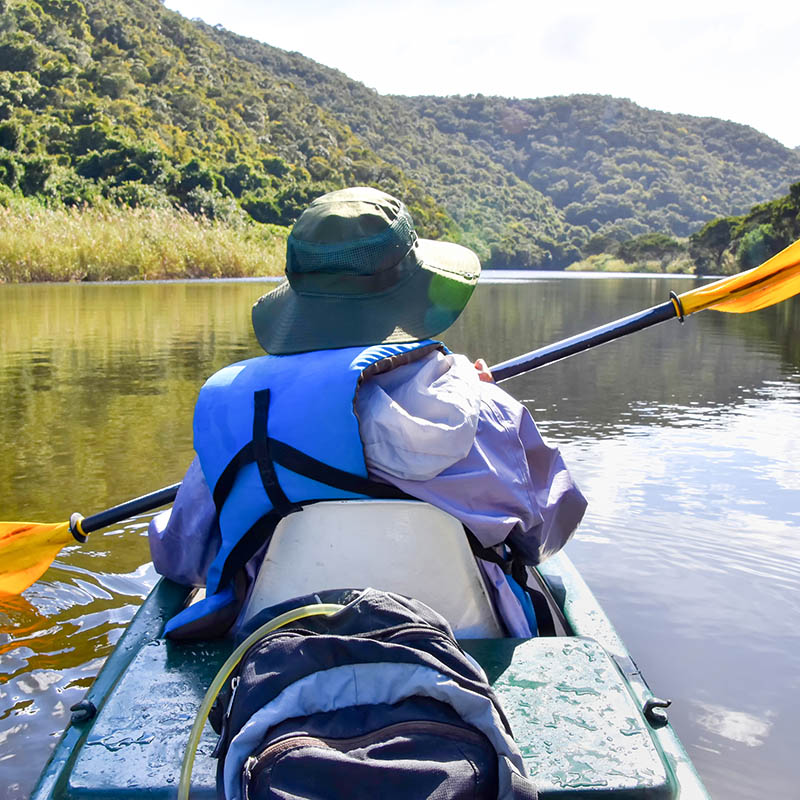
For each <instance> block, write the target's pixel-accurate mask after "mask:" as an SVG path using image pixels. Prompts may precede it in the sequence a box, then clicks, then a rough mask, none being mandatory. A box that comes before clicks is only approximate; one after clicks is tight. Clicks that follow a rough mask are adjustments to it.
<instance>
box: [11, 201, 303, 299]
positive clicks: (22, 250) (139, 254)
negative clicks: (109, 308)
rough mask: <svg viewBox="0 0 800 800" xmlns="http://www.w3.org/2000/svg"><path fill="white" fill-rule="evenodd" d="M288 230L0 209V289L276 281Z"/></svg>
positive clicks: (171, 213) (108, 212)
mask: <svg viewBox="0 0 800 800" xmlns="http://www.w3.org/2000/svg"><path fill="white" fill-rule="evenodd" d="M287 235H288V228H284V227H280V226H278V225H268V224H260V223H255V222H251V221H249V220H236V221H220V220H210V219H208V218H205V217H201V216H194V215H192V214H189V213H188V212H186V211H182V210H178V209H175V208H172V207H164V208H142V207H140V208H129V207H125V206H118V205H116V204H113V203H97V204H95V205H92V206H88V205H87V206H72V207H68V206H63V205H58V206H51V207H48V206H44V205H42V204H40V203H37V202H31V201H27V200H20V201H18V202H12V203H11V204H9V205H8V206H6V207H3V206H2V205H0V283H29V282H39V281H63V282H79V281H125V280H164V279H175V278H240V277H262V276H263V277H267V276H277V275H282V274H283V267H284V260H285V248H286V237H287Z"/></svg>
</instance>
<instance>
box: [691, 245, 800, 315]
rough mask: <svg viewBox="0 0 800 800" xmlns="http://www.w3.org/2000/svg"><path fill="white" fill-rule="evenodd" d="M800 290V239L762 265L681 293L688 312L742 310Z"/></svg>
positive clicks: (778, 301) (768, 302)
mask: <svg viewBox="0 0 800 800" xmlns="http://www.w3.org/2000/svg"><path fill="white" fill-rule="evenodd" d="M798 293H800V239H798V240H797V241H796V242H795V243H794V244H790V245H789V246H788V247H787V248H786V249H785V250H781V252H780V253H778V254H777V255H776V256H773V257H772V258H770V259H769V261H765V262H764V263H763V264H762V265H761V266H760V267H754V268H753V269H749V270H747V272H741V273H739V274H738V275H731V277H730V278H723V279H722V280H721V281H715V282H714V283H710V284H708V286H701V287H700V288H699V289H692V291H690V292H685V293H684V294H682V295H680V301H681V304H682V305H683V313H684V314H686V315H687V316H688V315H689V314H693V313H694V312H695V311H702V310H703V309H704V308H713V309H714V310H715V311H728V312H732V313H735V314H742V313H744V312H746V311H758V310H759V309H760V308H767V306H772V305H775V303H780V302H781V301H782V300H788V299H789V298H790V297H794V296H795V295H796V294H798Z"/></svg>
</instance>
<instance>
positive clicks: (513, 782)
mask: <svg viewBox="0 0 800 800" xmlns="http://www.w3.org/2000/svg"><path fill="white" fill-rule="evenodd" d="M315 602H316V603H320V602H324V603H339V604H342V605H343V608H342V609H341V610H340V611H337V612H336V613H334V614H331V615H329V616H322V615H317V616H308V617H305V618H304V619H302V620H299V621H297V622H294V623H291V625H290V626H289V627H282V628H280V629H278V630H276V631H274V632H273V633H269V634H267V635H266V636H264V638H261V639H260V640H258V641H257V642H256V643H255V644H254V645H252V646H251V647H250V649H249V650H248V651H247V653H246V655H245V656H244V658H243V659H242V661H241V662H240V664H239V666H238V667H237V668H236V670H235V672H234V675H233V678H232V681H231V685H230V687H229V688H228V689H227V690H226V692H225V693H224V694H222V695H220V698H219V699H218V703H217V706H216V709H215V714H214V715H212V723H213V724H214V725H215V728H216V729H217V731H218V733H220V738H219V742H218V744H217V748H216V751H215V755H216V756H217V757H218V759H219V762H218V770H217V794H218V797H219V798H221V799H223V800H273V799H275V800H277V799H278V798H280V800H289V799H290V798H291V800H300V798H303V800H362V799H363V800H367V798H370V800H373V798H377V797H380V798H381V800H394V799H395V798H396V799H397V800H416V799H417V798H442V800H444V798H447V799H448V800H450V799H452V800H467V798H469V800H483V799H484V798H486V800H489V798H491V799H492V800H495V798H503V800H510V799H511V798H519V799H520V800H523V799H526V800H531V799H532V798H536V790H535V788H534V786H533V784H532V783H531V781H530V780H529V779H528V778H527V777H526V775H525V769H524V766H523V763H522V758H521V756H520V753H519V749H518V748H517V746H516V744H515V743H514V740H513V737H512V734H511V730H510V729H509V726H508V722H507V720H506V718H505V715H504V714H503V711H502V709H501V708H500V706H499V704H498V701H497V698H496V697H495V695H494V693H493V692H492V689H491V687H490V686H489V684H488V681H487V679H486V675H485V674H484V672H483V670H482V669H481V667H480V666H479V665H478V664H477V663H476V662H475V661H474V660H473V659H472V658H471V657H470V656H469V655H467V654H466V653H464V652H463V651H462V650H461V648H460V647H459V646H458V644H457V643H456V641H455V639H454V638H453V633H452V630H451V629H450V626H449V625H448V623H447V622H446V621H445V620H444V619H443V618H442V617H441V616H440V615H439V614H437V613H436V612H435V611H433V610H432V609H430V608H429V607H427V606H426V605H424V604H423V603H420V602H418V601H416V600H410V599H408V598H405V597H401V596H399V595H395V594H391V593H387V592H381V591H377V590H375V589H365V590H363V591H361V590H359V591H356V590H342V591H337V592H323V593H320V595H315V596H314V597H313V598H301V599H299V600H296V601H292V602H291V603H289V604H282V605H281V606H280V607H275V608H272V609H267V610H265V611H264V612H262V613H261V614H260V615H259V616H258V617H257V618H256V619H254V620H253V621H252V622H251V624H250V625H249V626H248V627H249V629H250V630H254V629H255V628H256V627H258V626H259V625H260V624H261V623H262V622H264V621H265V619H269V618H272V617H275V616H277V615H278V614H280V613H283V612H285V611H286V610H287V609H288V608H290V607H292V605H294V606H304V605H307V604H309V603H315Z"/></svg>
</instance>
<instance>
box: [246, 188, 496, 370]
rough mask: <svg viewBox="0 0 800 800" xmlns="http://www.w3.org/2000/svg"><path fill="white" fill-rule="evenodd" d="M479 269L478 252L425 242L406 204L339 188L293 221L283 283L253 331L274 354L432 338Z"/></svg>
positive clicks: (456, 310) (266, 301) (263, 303)
mask: <svg viewBox="0 0 800 800" xmlns="http://www.w3.org/2000/svg"><path fill="white" fill-rule="evenodd" d="M480 271H481V265H480V261H479V260H478V257H477V255H475V253H473V252H472V250H469V249H468V248H466V247H462V246H461V245H458V244H453V243H451V242H442V241H434V240H430V239H420V238H418V237H417V234H416V231H415V230H414V224H413V222H412V220H411V215H410V214H409V213H408V210H407V209H406V207H405V205H403V203H402V202H400V200H397V199H396V198H394V197H392V196H391V195H388V194H386V193H385V192H381V191H379V190H377V189H371V188H366V187H357V188H352V189H342V190H339V191H336V192H331V193H329V194H326V195H323V196H322V197H319V198H317V199H316V200H315V201H314V202H313V203H311V205H310V206H309V207H308V208H307V209H306V210H305V211H304V212H303V213H302V214H301V216H300V218H299V219H298V220H297V222H296V223H295V225H294V227H293V228H292V232H291V233H290V234H289V239H288V241H287V244H286V280H285V281H284V282H283V283H281V285H280V286H278V288H277V289H274V290H273V291H271V292H269V294H265V295H264V296H263V297H261V298H260V299H259V300H258V302H257V303H256V304H255V305H254V306H253V328H254V329H255V333H256V337H257V339H258V341H259V343H260V344H261V346H262V347H263V348H264V349H265V350H266V351H267V352H268V353H272V354H275V355H282V354H287V353H301V352H305V351H307V350H327V349H332V348H339V347H353V346H357V345H365V346H366V345H370V344H382V343H389V342H413V341H417V340H419V339H426V338H428V337H431V336H436V335H437V334H439V333H441V332H442V331H443V330H445V329H446V328H448V327H450V325H452V324H453V322H455V320H456V318H457V317H458V315H459V314H460V313H461V311H462V310H463V308H464V306H465V305H466V304H467V301H468V300H469V298H470V296H471V295H472V292H473V290H474V289H475V285H476V283H477V282H478V276H479V274H480Z"/></svg>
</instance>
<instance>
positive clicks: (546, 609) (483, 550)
mask: <svg viewBox="0 0 800 800" xmlns="http://www.w3.org/2000/svg"><path fill="white" fill-rule="evenodd" d="M464 533H465V534H466V535H467V540H468V541H469V546H470V549H471V550H472V554H473V555H474V556H475V557H476V558H482V559H483V560H484V561H490V562H491V563H492V564H497V565H498V566H499V567H500V569H502V570H503V572H505V574H506V575H510V576H511V577H512V578H513V579H514V580H515V581H516V582H517V583H518V584H519V585H520V586H521V587H522V588H523V589H524V590H525V591H526V592H527V593H528V597H530V599H531V603H533V611H534V613H535V614H536V625H537V627H538V628H539V636H555V635H556V624H555V620H554V619H553V612H552V611H551V610H550V604H549V603H548V602H547V598H546V597H545V596H544V594H543V593H542V592H540V591H539V590H538V589H534V588H533V587H532V586H530V585H529V584H528V568H527V566H525V564H524V562H523V561H522V560H521V559H519V558H516V557H515V556H514V553H513V551H511V555H510V556H509V558H503V557H502V556H501V555H500V554H499V553H498V552H497V550H495V549H494V548H493V547H484V546H483V545H482V544H481V543H480V542H479V541H478V538H477V537H476V536H475V534H474V533H473V532H472V531H471V530H470V529H469V528H467V526H466V525H465V526H464Z"/></svg>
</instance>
